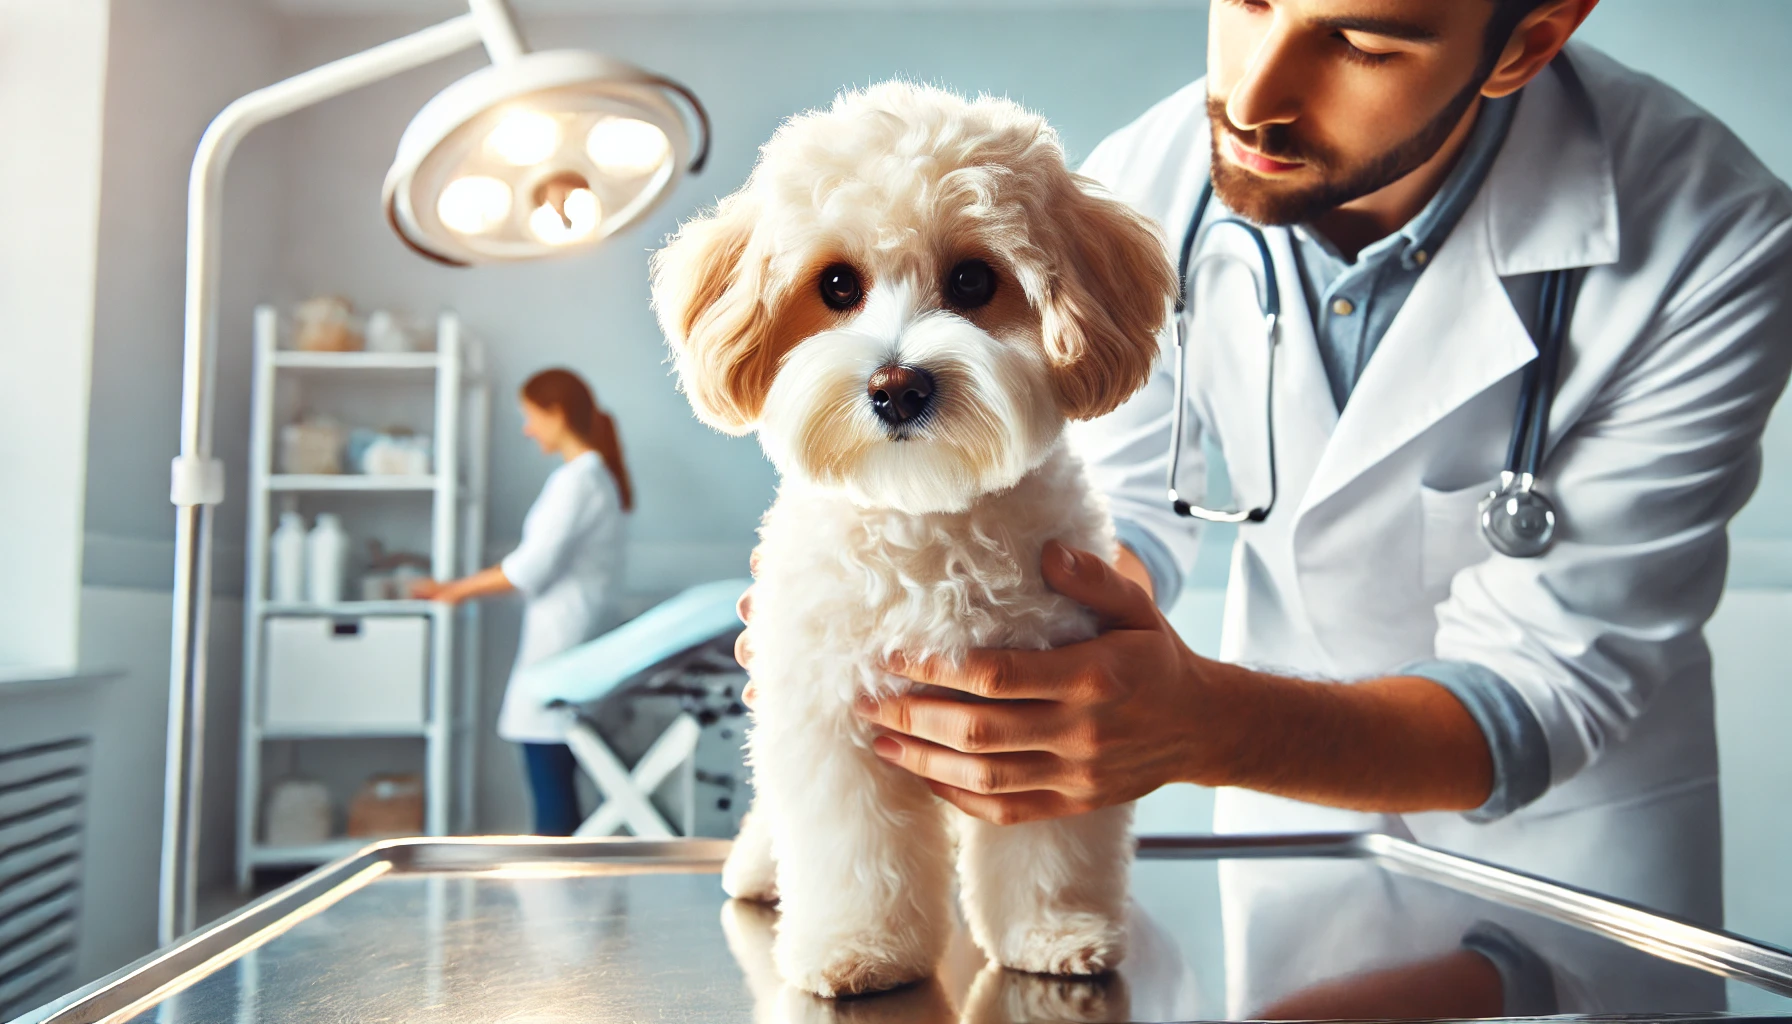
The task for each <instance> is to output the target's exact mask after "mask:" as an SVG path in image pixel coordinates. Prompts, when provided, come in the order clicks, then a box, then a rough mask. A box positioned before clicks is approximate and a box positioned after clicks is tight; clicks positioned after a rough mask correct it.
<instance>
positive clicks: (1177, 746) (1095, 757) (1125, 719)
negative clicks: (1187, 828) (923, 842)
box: [856, 543, 1200, 824]
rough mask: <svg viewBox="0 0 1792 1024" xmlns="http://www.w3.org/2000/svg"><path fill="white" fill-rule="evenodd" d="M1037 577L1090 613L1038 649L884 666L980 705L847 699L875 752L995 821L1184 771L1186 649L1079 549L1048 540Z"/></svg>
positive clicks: (1134, 587)
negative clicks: (1093, 622) (1064, 636)
mask: <svg viewBox="0 0 1792 1024" xmlns="http://www.w3.org/2000/svg"><path fill="white" fill-rule="evenodd" d="M1044 570H1045V580H1046V582H1047V583H1048V584H1049V585H1050V586H1051V587H1052V589H1054V590H1056V591H1058V592H1059V593H1061V594H1063V595H1065V596H1066V597H1069V598H1073V599H1074V600H1076V601H1078V602H1079V603H1081V604H1083V605H1084V606H1086V607H1088V608H1089V609H1090V610H1092V611H1094V612H1095V614H1096V615H1097V616H1099V617H1100V619H1101V627H1102V629H1103V633H1102V634H1101V635H1100V636H1098V637H1096V638H1095V639H1093V640H1089V641H1086V642H1084V643H1079V644H1072V645H1070V646H1068V647H1061V648H1058V649H1056V650H1050V651H1006V650H986V651H973V652H972V653H971V654H970V656H968V657H967V658H966V659H965V662H964V664H963V665H962V666H959V667H957V668H953V667H951V666H948V665H943V664H940V663H937V662H928V663H924V664H908V663H906V662H904V663H899V664H894V665H891V666H890V670H891V671H892V672H895V673H896V674H898V675H901V676H904V677H906V678H909V679H913V680H914V681H916V682H919V683H928V684H931V685H934V686H942V687H947V688H950V689H954V690H962V691H964V692H966V693H970V694H975V695H977V696H979V697H986V698H993V699H994V703H983V704H972V703H965V702H962V701H957V700H953V699H950V698H946V697H938V696H926V695H921V694H908V695H906V696H903V697H896V698H891V699H887V700H884V701H882V702H881V703H872V702H870V701H868V700H865V699H861V701H860V703H859V705H858V707H857V709H856V710H857V711H858V713H859V714H860V715H861V716H862V717H864V718H865V719H867V720H868V721H870V722H872V723H874V724H876V725H878V726H880V727H882V728H883V729H885V730H887V731H888V734H887V735H885V736H882V737H879V738H878V739H877V740H876V741H875V743H874V748H875V749H876V750H877V753H878V755H879V756H880V757H883V758H884V759H886V760H888V761H891V762H893V763H895V764H898V765H901V766H902V767H904V768H906V769H908V770H909V771H911V772H914V773H915V774H916V775H919V776H921V777H922V778H924V779H926V780H927V781H928V784H929V785H930V786H931V787H932V788H933V791H934V792H935V793H938V794H939V795H940V797H941V798H943V799H945V800H947V801H948V802H950V803H952V804H954V805H956V806H957V807H959V808H960V809H962V810H963V811H965V812H966V813H968V814H971V815H974V816H976V817H979V818H983V819H985V820H988V821H993V822H997V823H1003V824H1007V823H1012V822H1019V821H1031V820H1035V819H1040V818H1055V817H1062V816H1064V815H1070V814H1081V813H1083V812H1085V811H1091V810H1094V809H1096V808H1099V807H1106V806H1108V805H1110V804H1115V803H1120V802H1123V801H1127V800H1133V799H1137V798H1138V797H1141V796H1143V795H1145V794H1146V793H1149V792H1151V791H1152V790H1154V789H1157V788H1158V787H1159V786H1162V785H1164V784H1165V783H1169V782H1177V781H1182V780H1184V779H1187V778H1188V777H1189V775H1188V772H1189V761H1190V757H1191V753H1192V752H1193V750H1194V748H1195V746H1196V743H1197V738H1196V736H1195V734H1194V726H1195V723H1196V722H1197V721H1198V720H1199V714H1198V706H1199V695H1198V687H1197V686H1196V685H1193V683H1194V681H1195V680H1196V678H1197V677H1198V676H1199V675H1200V673H1199V671H1198V667H1197V663H1198V661H1199V659H1197V658H1196V656H1195V655H1194V654H1193V653H1192V652H1190V651H1189V649H1188V648H1187V646H1186V645H1184V644H1183V643H1182V640H1181V638H1180V637H1178V636H1177V635H1176V631H1175V630H1174V629H1172V628H1171V626H1170V624H1169V622H1168V621H1166V620H1165V619H1164V617H1163V615H1162V614H1161V613H1160V612H1158V610H1157V607H1156V606H1155V605H1154V604H1152V602H1151V598H1150V597H1149V596H1148V595H1147V594H1146V593H1145V591H1144V590H1143V589H1142V588H1140V587H1139V586H1138V584H1136V583H1133V582H1131V581H1129V580H1127V579H1126V578H1125V577H1123V576H1122V575H1120V573H1119V572H1118V571H1116V570H1115V569H1114V568H1113V567H1111V566H1109V565H1108V564H1107V563H1106V562H1103V561H1102V560H1101V559H1100V558H1099V557H1097V556H1095V555H1093V554H1090V553H1089V552H1087V551H1075V550H1072V549H1070V548H1067V547H1064V546H1062V545H1059V544H1056V543H1053V544H1048V545H1047V546H1046V549H1045V554H1044Z"/></svg>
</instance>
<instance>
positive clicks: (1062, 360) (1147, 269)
mask: <svg viewBox="0 0 1792 1024" xmlns="http://www.w3.org/2000/svg"><path fill="white" fill-rule="evenodd" d="M1069 178H1070V181H1069V184H1068V186H1067V187H1065V188H1062V189H1059V190H1056V191H1058V192H1059V193H1060V194H1059V195H1057V196H1055V199H1056V202H1055V203H1054V204H1053V210H1052V216H1053V217H1054V218H1055V219H1056V220H1057V221H1058V223H1059V225H1060V230H1059V231H1058V232H1055V233H1054V237H1053V239H1052V242H1051V243H1050V245H1051V248H1052V249H1053V250H1055V251H1053V252H1052V253H1051V257H1052V263H1053V264H1054V265H1053V267H1052V273H1051V277H1050V279H1049V280H1048V282H1047V284H1046V295H1045V301H1044V303H1043V309H1042V311H1041V312H1042V324H1041V326H1042V328H1043V332H1044V336H1045V354H1046V358H1047V359H1049V360H1050V361H1051V364H1052V380H1053V384H1054V386H1055V387H1056V388H1057V392H1058V406H1059V408H1060V409H1062V410H1063V411H1064V415H1065V416H1067V417H1069V418H1070V419H1075V420H1086V419H1093V418H1094V417H1096V416H1100V415H1102V414H1104V413H1108V412H1112V411H1113V410H1114V409H1115V408H1117V407H1118V406H1119V405H1120V403H1122V402H1124V401H1126V400H1127V399H1128V398H1130V397H1132V394H1133V392H1135V391H1137V390H1139V388H1141V387H1144V385H1145V381H1146V380H1148V379H1149V378H1150V376H1151V366H1152V363H1153V362H1154V361H1155V360H1156V359H1157V355H1158V332H1159V331H1161V330H1162V329H1163V326H1164V324H1165V322H1166V319H1167V316H1168V313H1169V307H1170V303H1171V302H1172V301H1173V300H1174V299H1175V297H1176V271H1175V270H1174V269H1173V268H1172V267H1171V266H1170V260H1169V257H1168V256H1167V255H1166V254H1165V252H1164V246H1163V242H1162V241H1161V239H1160V238H1159V236H1158V232H1157V229H1156V228H1155V227H1154V226H1153V225H1152V223H1151V222H1150V221H1149V220H1147V219H1145V218H1144V217H1143V216H1140V215H1139V214H1138V213H1136V212H1135V211H1134V210H1133V209H1132V208H1131V207H1129V206H1127V205H1126V204H1125V203H1123V202H1121V201H1119V200H1118V199H1114V198H1112V197H1111V196H1108V195H1106V194H1105V193H1104V192H1102V191H1101V190H1100V187H1099V186H1098V185H1096V184H1095V183H1094V182H1093V181H1090V180H1089V179H1087V178H1084V177H1082V176H1081V175H1070V176H1069Z"/></svg>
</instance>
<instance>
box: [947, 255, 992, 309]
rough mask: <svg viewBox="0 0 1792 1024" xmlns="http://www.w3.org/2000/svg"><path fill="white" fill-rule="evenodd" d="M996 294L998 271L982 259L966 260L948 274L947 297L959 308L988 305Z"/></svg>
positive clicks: (974, 307)
mask: <svg viewBox="0 0 1792 1024" xmlns="http://www.w3.org/2000/svg"><path fill="white" fill-rule="evenodd" d="M995 294H996V272H995V271H994V270H992V269H990V266H989V264H987V263H985V262H983V261H982V260H965V261H963V262H961V263H959V264H958V265H957V266H955V267H953V268H952V270H951V271H950V272H948V273H947V274H946V297H947V299H948V300H950V301H951V303H952V305H954V306H957V307H958V308H959V309H976V308H977V307H978V306H982V305H987V304H988V303H989V300H990V299H992V298H994V297H995Z"/></svg>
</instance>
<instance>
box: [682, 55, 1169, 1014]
mask: <svg viewBox="0 0 1792 1024" xmlns="http://www.w3.org/2000/svg"><path fill="white" fill-rule="evenodd" d="M653 272H654V282H653V300H654V306H655V309H656V310H657V311H658V314H659V318H660V323H661V325H662V326H663V328H664V330H665V333H666V335H667V337H668V338H669V339H670V340H671V342H672V346H673V349H674V352H675V356H676V361H677V366H678V372H679V375H680V377H681V380H682V383H683V387H684V390H685V391H686V393H687V394H688V395H689V397H690V400H691V404H692V405H693V406H694V407H695V409H696V412H697V415H698V416H699V418H701V419H702V420H703V421H704V422H706V423H708V424H710V425H712V426H715V427H717V428H719V429H721V430H724V431H728V432H730V433H735V434H741V433H746V432H748V431H757V432H758V435H759V439H760V442H761V444H762V445H763V446H764V448H765V451H766V453H767V454H768V455H769V456H770V457H771V460H772V461H773V463H774V464H775V465H776V466H777V468H778V470H779V473H780V474H781V477H782V482H781V484H780V487H779V490H778V498H777V501H776V503H775V504H774V505H773V506H772V508H771V510H770V511H768V512H767V513H766V516H765V521H764V525H763V527H762V530H761V545H760V556H761V557H760V564H759V578H758V585H757V588H756V590H755V591H754V602H753V649H754V661H753V674H754V677H755V679H756V680H758V681H759V687H758V688H759V694H760V695H759V698H758V702H757V704H758V706H757V707H756V708H755V720H754V725H753V730H752V735H751V738H750V741H749V751H750V757H751V761H752V765H753V771H754V785H755V792H756V796H755V802H754V809H753V813H752V814H751V815H750V816H749V818H748V820H747V824H746V826H745V827H744V829H743V832H742V835H741V836H740V838H739V839H738V840H737V842H736V844H735V847H734V851H733V853H732V855H731V856H730V857H729V860H728V863H727V866H726V869H725V870H724V873H723V885H724V886H725V887H726V889H727V890H728V892H729V893H730V894H731V895H734V896H738V897H747V898H756V899H761V900H770V899H777V900H779V902H780V922H779V925H778V936H777V943H776V947H775V957H776V961H777V965H778V968H779V970H780V972H781V973H782V974H783V976H784V978H785V980H786V981H788V982H789V983H790V984H792V985H795V986H797V987H799V988H803V989H806V990H808V991H810V992H814V993H816V994H817V995H822V996H836V995H848V994H854V993H862V992H872V991H877V990H881V989H887V988H892V987H895V986H897V985H901V984H903V983H906V982H910V981H913V980H916V979H918V978H922V977H925V976H927V975H928V974H929V973H931V971H932V969H933V965H934V964H935V963H936V961H937V960H938V959H939V957H940V955H941V953H942V951H943V949H944V946H945V943H946V939H947V936H948V934H949V931H950V927H951V923H952V917H951V914H952V909H951V902H950V901H951V894H952V858H953V841H952V840H953V836H952V835H950V834H949V832H948V828H949V825H950V826H951V827H953V828H955V830H956V833H957V836H956V838H957V841H958V842H957V860H958V864H957V868H958V879H959V883H960V890H961V897H962V902H963V907H964V912H965V916H966V919H967V923H968V924H969V926H970V930H971V934H972V936H973V937H974V939H975V940H976V942H977V944H978V945H979V946H981V947H982V948H983V950H984V951H985V952H986V953H987V955H988V956H989V957H990V959H991V960H993V961H995V962H997V963H1000V964H1002V965H1005V966H1007V967H1011V968H1015V969H1018V970H1022V971H1031V972H1037V973H1047V974H1095V973H1100V972H1103V971H1106V970H1108V969H1110V968H1111V967H1113V966H1114V964H1115V962H1116V961H1117V960H1118V959H1119V958H1120V956H1121V954H1122V948H1121V942H1122V940H1121V935H1122V932H1121V929H1122V922H1123V919H1124V909H1125V901H1126V892H1127V876H1128V868H1129V865H1130V861H1131V851H1132V840H1131V836H1130V834H1129V830H1128V826H1129V824H1130V822H1131V816H1132V808H1131V806H1130V805H1126V806H1118V807H1112V808H1108V809H1106V810H1102V811H1097V812H1094V813H1090V814H1084V815H1080V816H1077V817H1072V818H1066V819H1062V820H1057V821H1049V822H1038V823H1032V824H1024V825H1010V826H997V825H991V824H987V823H984V822H981V821H976V820H972V819H970V818H968V817H966V816H964V815H962V814H959V813H958V812H956V811H955V810H951V809H950V808H949V806H948V805H946V804H944V803H942V802H941V801H939V800H937V799H936V798H935V797H934V796H933V794H932V793H931V792H930V791H929V789H928V788H927V786H926V785H925V784H924V783H923V782H921V780H919V779H918V778H916V777H914V776H912V775H910V774H908V773H906V772H904V771H902V770H900V769H898V768H896V767H893V766H891V765H888V764H885V763H883V762H882V761H880V760H879V759H878V758H877V757H876V756H875V754H874V753H873V752H872V750H871V741H872V740H873V739H874V738H875V737H874V736H873V735H872V732H871V730H870V729H869V728H868V727H867V726H866V725H865V724H864V723H862V722H861V721H860V720H859V719H858V718H856V717H855V716H854V715H853V713H852V703H853V700H854V698H855V697H857V696H858V695H860V694H870V695H873V696H880V695H888V694H892V693H896V692H900V691H901V690H902V689H903V688H905V687H906V686H908V685H910V684H908V683H907V682H906V681H905V680H903V679H900V678H897V677H895V676H892V675H890V674H888V673H886V672H885V671H883V670H882V669H881V668H880V665H882V664H883V663H884V659H885V658H886V657H887V656H889V655H890V654H892V653H894V652H902V653H903V654H904V655H905V656H908V657H923V658H942V659H948V660H952V661H956V660H958V659H961V658H962V657H963V656H964V655H965V653H966V652H967V651H968V650H970V649H972V648H976V647H1026V648H1045V647H1051V646H1057V645H1061V644H1065V643H1070V642H1075V641H1079V640H1085V639H1088V638H1090V637H1092V636H1093V635H1095V632H1096V623H1095V622H1094V620H1093V618H1092V616H1091V615H1090V613H1089V612H1088V611H1087V610H1086V609H1084V608H1082V607H1080V606H1078V605H1076V604H1075V603H1073V602H1071V601H1070V600H1068V599H1066V598H1064V597H1061V596H1059V595H1057V594H1055V593H1053V592H1052V591H1051V590H1050V589H1049V588H1047V587H1046V585H1045V583H1044V581H1043V580H1042V578H1041V575H1040V569H1039V560H1040V556H1041V549H1042V547H1043V545H1044V544H1045V542H1046V541H1047V540H1051V539H1056V540H1059V541H1062V542H1063V543H1066V544H1069V545H1072V546H1074V547H1079V548H1083V549H1086V550H1092V551H1097V552H1101V553H1104V554H1110V553H1111V552H1112V551H1113V546H1114V540H1113V532H1112V527H1111V525H1110V523H1109V520H1108V515H1107V511H1106V508H1105V505H1104V503H1103V501H1102V499H1101V498H1100V496H1099V495H1097V494H1095V493H1094V492H1093V491H1092V490H1091V489H1090V487H1089V485H1088V484H1087V482H1086V481H1085V479H1084V476H1083V472H1082V469H1081V466H1080V465H1079V464H1078V462H1077V460H1076V459H1075V457H1074V456H1073V455H1072V454H1071V453H1070V451H1069V450H1068V449H1067V446H1066V443H1065V441H1064V439H1063V436H1062V435H1063V431H1064V425H1065V423H1066V421H1068V420H1072V419H1080V418H1087V417H1091V416H1097V415H1100V414H1102V413H1105V412H1107V411H1109V410H1111V409H1113V408H1114V407H1115V406H1117V405H1118V404H1120V403H1121V402H1122V401H1124V400H1125V399H1126V398H1127V397H1128V396H1129V395H1131V394H1132V393H1133V392H1134V391H1136V390H1137V389H1138V388H1139V387H1140V386H1141V385H1143V383H1144V382H1145V379H1146V377H1147V375H1148V373H1149V371H1150V366H1151V363H1152V361H1153V360H1154V359H1155V358H1156V357H1157V353H1158V348H1157V333H1158V330H1159V328H1160V327H1161V325H1162V324H1163V322H1164V317H1165V313H1166V309H1167V305H1168V302H1169V299H1170V298H1171V296H1172V295H1173V293H1174V290H1175V273H1174V271H1172V270H1171V269H1170V266H1169V262H1168V260H1167V258H1166V257H1165V254H1164V249H1163V244H1162V242H1161V241H1160V239H1159V236H1158V235H1157V233H1156V232H1155V230H1154V229H1153V228H1152V226H1151V225H1150V224H1149V223H1148V222H1147V221H1146V220H1144V219H1143V218H1141V217H1140V216H1138V215H1137V214H1135V213H1133V212H1132V211H1131V210H1130V209H1128V208H1127V207H1126V206H1125V205H1123V204H1122V203H1120V202H1118V201H1117V200H1114V199H1112V198H1110V197H1108V196H1105V195H1103V194H1100V193H1099V192H1098V190H1097V189H1096V188H1095V187H1094V185H1093V184H1092V183H1091V182H1089V181H1088V180H1086V179H1083V178H1079V177H1078V176H1076V175H1074V174H1072V173H1071V172H1070V171H1069V170H1068V169H1067V168H1066V167H1065V164H1064V155H1063V151H1062V149H1061V147H1060V146H1059V143H1058V139H1057V136H1056V134H1055V133H1054V132H1053V131H1052V129H1051V128H1050V127H1049V126H1048V125H1047V124H1046V123H1045V122H1044V121H1043V120H1042V119H1041V118H1039V117H1037V116H1035V115H1033V114H1030V113H1028V112H1026V111H1025V110H1023V109H1022V108H1020V107H1019V106H1017V105H1015V104H1014V103H1011V102H1008V101H1006V100H1001V99H991V98H984V99H979V100H975V101H966V100H964V99H961V98H959V97H957V96H953V95H951V94H949V93H945V92H942V91H940V90H937V89H932V88H926V87H922V86H917V85H911V84H906V83H899V82H893V83H888V84H884V85H880V86H877V87H875V88H872V89H868V90H865V91H862V92H853V93H847V94H844V95H842V96H840V97H839V98H838V99H837V100H836V101H835V102H834V105H833V107H832V108H831V109H827V110H822V111H816V112H812V113H809V114H806V115H803V116H800V117H797V118H794V119H792V120H790V121H789V122H787V123H786V124H785V125H784V126H783V127H782V128H781V129H780V130H779V131H778V133H777V134H776V136H774V137H773V138H772V140H771V141H770V142H769V143H767V144H766V145H765V147H764V149H763V150H762V151H761V154H760V160H759V164H758V166H757V167H756V168H755V170H754V171H753V174H752V177H751V178H750V179H749V180H748V182H747V184H746V185H745V186H744V187H743V188H742V189H741V190H740V191H738V192H736V193H735V194H733V195H731V196H729V197H727V198H726V199H724V200H722V202H721V203H720V204H719V205H718V207H717V208H716V210H715V212H714V213H713V214H712V215H710V216H707V217H703V218H700V219H697V220H693V221H691V222H689V223H687V224H685V225H684V226H683V227H682V229H681V230H680V231H679V232H678V233H677V235H676V236H675V237H674V238H673V239H672V240H671V242H670V243H669V244H668V245H667V247H666V248H665V249H663V250H662V251H661V252H659V253H658V254H657V255H656V256H655V259H654V264H653ZM948 811H950V816H948V813H947V812H948Z"/></svg>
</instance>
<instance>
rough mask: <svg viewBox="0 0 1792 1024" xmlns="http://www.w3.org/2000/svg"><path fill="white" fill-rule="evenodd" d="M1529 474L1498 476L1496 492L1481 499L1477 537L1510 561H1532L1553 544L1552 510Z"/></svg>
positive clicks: (1491, 492) (1534, 479) (1554, 535)
mask: <svg viewBox="0 0 1792 1024" xmlns="http://www.w3.org/2000/svg"><path fill="white" fill-rule="evenodd" d="M1536 482H1537V481H1536V478H1535V477H1533V476H1531V475H1530V474H1529V473H1502V474H1501V480H1500V488H1499V489H1498V490H1496V491H1489V492H1488V493H1487V497H1485V498H1482V499H1481V534H1482V536H1484V537H1486V538H1487V543H1488V544H1489V545H1490V546H1492V548H1493V549H1494V550H1495V551H1498V552H1499V553H1500V554H1502V555H1506V556H1508V557H1511V558H1536V557H1537V556H1538V555H1541V554H1543V553H1544V552H1546V551H1548V550H1549V549H1550V547H1551V546H1553V545H1554V544H1555V541H1556V507H1555V504H1554V503H1553V502H1551V501H1550V500H1549V498H1548V497H1546V496H1545V495H1544V494H1542V493H1541V492H1540V491H1538V490H1537V489H1536Z"/></svg>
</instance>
